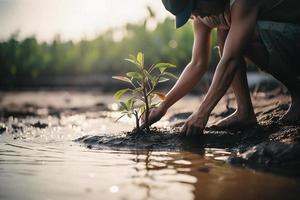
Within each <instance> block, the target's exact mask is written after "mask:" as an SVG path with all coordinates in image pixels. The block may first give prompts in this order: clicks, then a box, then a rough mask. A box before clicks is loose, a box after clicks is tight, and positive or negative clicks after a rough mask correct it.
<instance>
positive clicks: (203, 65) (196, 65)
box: [190, 60, 208, 73]
mask: <svg viewBox="0 0 300 200" xmlns="http://www.w3.org/2000/svg"><path fill="white" fill-rule="evenodd" d="M190 66H191V68H192V69H194V70H196V71H199V72H202V73H203V72H206V71H207V70H208V62H204V61H200V60H192V61H191V62H190Z"/></svg>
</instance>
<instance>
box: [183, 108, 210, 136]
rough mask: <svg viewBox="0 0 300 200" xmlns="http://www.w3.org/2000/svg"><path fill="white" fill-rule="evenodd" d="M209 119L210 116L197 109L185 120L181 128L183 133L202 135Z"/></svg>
mask: <svg viewBox="0 0 300 200" xmlns="http://www.w3.org/2000/svg"><path fill="white" fill-rule="evenodd" d="M207 121H208V117H206V116H203V114H201V113H199V112H198V111H196V112H194V113H193V114H191V116H189V118H188V119H187V120H186V121H185V123H184V125H183V126H182V128H181V134H183V135H185V136H193V135H200V134H202V133H203V130H204V128H205V125H206V124H207Z"/></svg>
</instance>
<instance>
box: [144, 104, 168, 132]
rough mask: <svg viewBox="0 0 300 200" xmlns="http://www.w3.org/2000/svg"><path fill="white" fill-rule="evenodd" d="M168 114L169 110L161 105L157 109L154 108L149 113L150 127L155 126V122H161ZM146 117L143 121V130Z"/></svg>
mask: <svg viewBox="0 0 300 200" xmlns="http://www.w3.org/2000/svg"><path fill="white" fill-rule="evenodd" d="M166 112H167V109H166V108H165V107H164V106H163V105H160V106H158V107H157V108H152V109H151V110H150V112H149V118H148V125H149V126H150V125H151V124H154V123H155V122H157V121H159V120H160V119H161V118H162V117H163V116H164V115H165V114H166ZM144 118H145V117H143V119H142V125H141V128H142V129H143V128H145V125H146V124H145V120H144Z"/></svg>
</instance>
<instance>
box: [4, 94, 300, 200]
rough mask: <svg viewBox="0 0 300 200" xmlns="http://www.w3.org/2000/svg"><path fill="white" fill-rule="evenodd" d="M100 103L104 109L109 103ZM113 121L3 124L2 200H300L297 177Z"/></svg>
mask: <svg viewBox="0 0 300 200" xmlns="http://www.w3.org/2000/svg"><path fill="white" fill-rule="evenodd" d="M33 94H34V95H33ZM47 94H48V96H51V97H52V98H54V97H56V98H54V99H53V101H51V104H50V103H49V104H47V101H45V100H47V99H49V98H48V96H47ZM45 96H46V98H45ZM74 96H75V97H74ZM8 97H10V99H9V98H8ZM25 97H26V98H25ZM60 97H61V98H60ZM104 97H105V96H104ZM104 97H101V99H100V101H101V102H103V101H105V102H112V101H111V98H107V99H108V100H103V98H104ZM6 98H8V100H7V101H4V103H5V102H8V103H10V102H12V101H13V100H14V99H17V100H18V101H21V100H22V101H23V99H25V100H24V102H21V103H27V102H30V103H31V104H33V105H39V106H40V107H46V108H47V107H49V105H50V106H51V107H54V108H56V107H59V106H60V105H61V104H63V103H64V102H67V103H68V104H66V105H65V107H66V106H69V107H77V106H79V105H84V106H89V105H90V104H91V105H94V104H95V103H97V102H99V99H97V98H99V95H94V96H93V95H88V94H81V93H80V94H78V96H77V95H74V94H72V95H69V94H67V93H66V94H65V93H62V94H60V93H57V92H55V93H49V92H48V93H41V94H39V93H29V94H27V93H25V94H21V95H20V96H18V97H17V98H16V94H12V95H11V96H9V95H6ZM57 98H58V100H57ZM105 98H106V97H105ZM65 99H67V101H66V100H65ZM73 100H74V101H73ZM75 100H76V101H75ZM48 101H49V100H48ZM198 101H199V100H198V99H196V98H194V99H192V98H189V99H186V100H184V101H183V103H182V104H177V105H176V106H177V108H176V109H177V111H178V110H180V112H181V113H183V112H185V111H190V110H188V109H187V106H186V105H196V103H197V102H198ZM54 103H56V104H58V105H55V104H54ZM7 105H9V104H7ZM110 106H111V105H110ZM84 109H86V108H84ZM97 109H98V107H97ZM97 109H96V110H97ZM39 110H41V112H42V111H43V112H44V111H45V110H44V109H38V111H39ZM46 111H47V110H46ZM43 112H42V113H43ZM46 113H47V112H46ZM62 113H64V112H62ZM118 116H119V115H118V113H117V112H107V111H98V112H94V111H93V110H91V111H90V112H87V111H85V112H84V113H82V114H76V113H71V114H70V113H68V114H62V115H61V116H59V117H57V116H49V117H48V116H47V115H46V116H44V117H41V116H31V117H30V116H26V117H25V118H22V117H19V118H13V117H9V118H7V119H4V118H2V123H4V124H5V125H6V131H5V132H4V133H3V134H1V133H0V180H1V182H0V199H5V200H6V199H7V200H10V199H11V200H18V199H22V200H26V199H30V200H32V199H33V200H34V199H38V200H40V199H45V200H47V199H49V200H50V199H130V200H132V199H133V200H134V199H204V200H205V199H222V200H223V199H298V196H299V195H300V189H299V188H300V180H299V178H296V177H288V176H279V175H275V174H271V173H263V172H262V171H255V170H252V169H247V168H242V167H234V166H232V165H229V164H227V162H226V159H227V158H228V156H230V155H231V154H232V152H230V150H229V149H222V148H215V147H217V146H211V147H214V148H203V147H201V145H200V142H199V146H198V145H197V144H198V143H197V141H196V142H195V141H193V143H189V142H188V143H186V141H185V140H183V139H180V138H178V137H177V136H176V135H165V136H164V135H162V136H155V137H154V136H153V137H152V136H150V137H149V136H147V137H145V138H143V137H140V138H137V139H136V140H135V139H134V138H132V137H127V136H124V134H122V131H129V130H131V129H132V127H133V124H132V123H130V122H129V121H128V120H126V119H122V120H121V121H119V122H118V123H117V124H116V123H115V122H114V120H115V119H116V118H117V117H118ZM165 125H169V124H168V122H167V120H162V121H161V122H160V123H159V124H158V126H161V127H163V126H165ZM88 135H89V136H88ZM124 138H125V140H124ZM190 144H193V145H192V146H190ZM195 144H196V145H195Z"/></svg>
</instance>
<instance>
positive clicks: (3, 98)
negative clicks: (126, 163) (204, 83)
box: [0, 87, 300, 176]
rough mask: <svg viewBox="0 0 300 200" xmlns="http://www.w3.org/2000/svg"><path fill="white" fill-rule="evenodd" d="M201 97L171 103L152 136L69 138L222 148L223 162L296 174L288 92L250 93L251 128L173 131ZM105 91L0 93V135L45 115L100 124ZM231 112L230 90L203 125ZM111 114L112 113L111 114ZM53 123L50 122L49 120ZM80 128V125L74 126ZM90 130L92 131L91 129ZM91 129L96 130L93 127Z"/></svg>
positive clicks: (298, 159) (105, 110)
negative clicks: (286, 117)
mask: <svg viewBox="0 0 300 200" xmlns="http://www.w3.org/2000/svg"><path fill="white" fill-rule="evenodd" d="M202 98H203V96H200V97H197V96H188V97H185V98H184V99H183V100H181V101H180V102H178V103H177V104H175V105H174V106H173V107H172V108H171V109H170V110H169V111H168V113H167V115H166V116H165V117H164V118H163V119H162V120H161V122H160V123H157V124H156V126H157V127H158V128H154V129H153V131H154V133H153V134H152V135H142V136H141V135H139V136H136V135H130V134H127V133H120V134H117V135H116V134H114V135H110V134H109V133H108V134H106V135H97V134H91V133H86V134H84V136H83V137H80V138H77V139H75V140H74V141H75V142H80V143H82V144H84V145H85V146H86V147H88V148H95V149H104V148H111V149H152V150H168V151H180V150H189V151H194V150H201V149H203V148H226V149H230V150H231V151H232V155H231V156H230V157H229V158H228V159H227V162H228V163H230V164H234V165H239V166H249V167H254V168H259V169H263V170H271V171H273V172H279V173H284V174H289V175H291V174H292V175H298V176H299V175H300V172H298V170H297V169H298V168H299V167H300V123H299V122H296V123H294V124H282V123H280V117H281V116H282V115H283V114H284V113H285V112H286V111H287V109H288V107H289V103H290V98H289V95H288V93H287V92H286V91H285V90H284V89H282V88H280V87H278V88H276V89H273V90H272V91H264V92H257V91H256V92H252V101H253V105H254V109H255V113H256V116H257V119H258V122H259V125H258V126H255V127H244V128H238V129H234V130H233V129H231V130H214V129H211V128H207V129H205V131H204V134H203V135H200V136H197V137H196V138H186V137H183V136H181V135H180V134H179V128H178V127H175V125H176V124H178V122H180V121H183V120H184V119H185V118H187V117H188V116H189V115H190V114H191V112H192V111H193V110H194V109H195V107H197V106H198V105H199V103H201V99H202ZM113 102H114V101H113V99H112V95H111V94H103V93H101V92H99V91H97V90H94V91H88V92H86V91H80V90H71V91H61V90H60V91H55V90H54V91H49V90H48V91H45V90H41V91H22V92H1V93H0V111H1V113H0V114H1V115H0V116H1V122H0V134H11V135H12V136H13V137H14V139H22V134H20V133H22V132H24V131H25V130H28V127H30V129H31V130H37V131H39V130H43V129H45V128H49V127H50V126H53V124H52V125H50V124H49V123H48V121H47V119H48V118H49V116H50V117H51V118H52V119H56V122H57V124H56V127H57V126H58V127H59V126H64V123H63V122H62V119H63V118H64V117H65V116H73V115H79V114H80V115H84V116H85V117H86V119H88V118H93V119H94V120H99V123H102V122H103V121H102V119H107V118H111V120H114V119H115V118H116V116H117V111H115V110H114V107H113ZM234 110H235V100H234V95H233V94H232V93H230V92H229V93H227V95H226V96H225V97H223V98H222V99H221V101H220V102H219V104H218V106H217V107H216V108H215V109H214V111H213V112H212V114H211V116H210V119H209V122H208V127H210V126H211V125H213V124H214V123H215V122H216V121H218V120H220V119H222V118H223V117H226V116H228V115H229V114H231V113H232V112H234ZM112 113H115V114H112ZM52 121H53V120H52ZM78 126H80V124H79V125H78ZM95 130H96V129H95ZM96 132H97V130H96Z"/></svg>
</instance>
